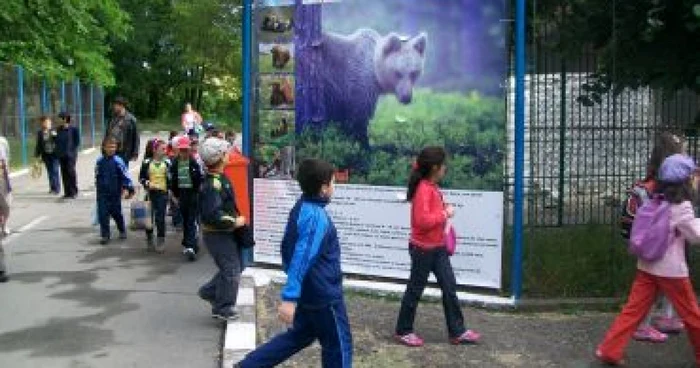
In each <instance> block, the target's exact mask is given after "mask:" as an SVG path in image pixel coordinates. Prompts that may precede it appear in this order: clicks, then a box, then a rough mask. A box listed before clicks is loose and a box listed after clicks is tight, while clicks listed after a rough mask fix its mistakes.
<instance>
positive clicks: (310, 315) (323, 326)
mask: <svg viewBox="0 0 700 368" xmlns="http://www.w3.org/2000/svg"><path fill="white" fill-rule="evenodd" d="M316 339H318V341H319V343H321V361H322V366H323V368H349V367H352V333H351V332H350V324H349V323H348V315H347V312H346V310H345V302H343V301H341V302H338V303H336V304H332V305H328V306H326V307H324V308H320V309H315V308H314V309H305V308H304V307H303V306H298V307H297V309H296V313H295V314H294V323H293V325H292V328H290V329H289V330H287V331H286V332H284V333H282V334H280V335H277V336H275V337H274V338H273V339H272V340H270V341H268V342H267V343H266V344H264V345H262V346H260V347H258V348H257V349H255V350H254V351H252V352H250V353H249V354H248V355H247V356H246V357H245V359H244V360H243V361H242V362H240V363H239V365H240V367H241V368H263V367H274V366H276V365H278V364H280V363H282V362H284V361H285V360H287V359H289V357H291V356H292V355H294V354H296V353H297V352H299V351H301V350H302V349H304V348H306V347H307V346H309V345H311V344H312V343H313V342H314V341H316Z"/></svg>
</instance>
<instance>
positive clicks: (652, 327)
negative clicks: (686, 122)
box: [621, 132, 683, 343]
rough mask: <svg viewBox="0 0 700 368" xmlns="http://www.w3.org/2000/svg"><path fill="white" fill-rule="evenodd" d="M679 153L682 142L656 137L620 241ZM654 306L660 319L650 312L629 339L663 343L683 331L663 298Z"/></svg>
mask: <svg viewBox="0 0 700 368" xmlns="http://www.w3.org/2000/svg"><path fill="white" fill-rule="evenodd" d="M682 152H683V140H682V139H681V138H680V137H678V136H677V135H675V134H672V133H670V132H664V133H661V134H660V135H659V136H658V137H657V139H656V143H655V144H654V147H653V149H652V152H651V156H650V157H649V161H648V163H647V174H646V177H645V178H644V179H643V180H641V181H639V182H637V183H635V185H634V186H633V188H632V189H631V190H630V192H629V193H631V194H630V195H628V197H627V200H626V201H625V203H624V208H623V216H622V221H621V224H622V233H623V237H625V238H626V239H629V232H630V229H631V226H632V222H633V220H634V215H635V213H636V211H637V210H638V208H639V207H641V205H642V204H643V203H642V202H644V201H645V200H648V199H649V198H651V197H652V196H653V195H654V194H655V193H657V192H658V190H659V186H658V180H657V176H658V172H659V167H661V164H662V163H663V161H664V160H665V159H666V158H667V157H669V156H671V155H674V154H677V153H682ZM655 304H658V305H660V310H661V315H660V316H656V317H655V316H654V310H653V309H652V310H650V311H649V314H648V315H647V316H646V318H644V320H643V321H642V323H641V324H640V325H639V327H638V328H637V330H636V331H635V332H634V335H633V336H632V337H633V338H634V339H635V340H638V341H649V342H654V343H663V342H666V340H668V335H667V333H678V332H680V331H681V330H683V322H681V321H680V319H678V317H677V316H676V314H675V312H674V310H673V306H672V305H671V303H670V302H669V301H668V299H667V298H666V297H664V296H663V295H659V296H658V298H657V303H655Z"/></svg>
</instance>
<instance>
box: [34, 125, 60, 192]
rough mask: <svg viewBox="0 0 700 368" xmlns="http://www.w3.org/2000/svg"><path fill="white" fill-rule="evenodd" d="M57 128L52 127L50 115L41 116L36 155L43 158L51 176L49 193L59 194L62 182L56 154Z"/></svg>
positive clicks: (48, 174)
mask: <svg viewBox="0 0 700 368" xmlns="http://www.w3.org/2000/svg"><path fill="white" fill-rule="evenodd" d="M56 136H57V134H56V130H54V129H52V127H51V119H50V118H49V117H48V116H42V117H41V129H39V131H38V132H37V134H36V149H35V150H34V156H35V157H36V158H41V160H42V161H44V165H46V173H47V176H48V177H49V193H51V194H59V193H60V192H61V183H60V179H59V173H58V170H59V166H60V164H59V162H58V156H56Z"/></svg>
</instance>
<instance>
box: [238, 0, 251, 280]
mask: <svg viewBox="0 0 700 368" xmlns="http://www.w3.org/2000/svg"><path fill="white" fill-rule="evenodd" d="M252 28H253V0H243V47H242V49H243V50H242V52H243V121H242V122H241V128H242V129H241V130H242V132H241V134H242V135H243V147H242V148H243V154H244V155H245V156H246V157H250V153H251V152H252V147H251V146H252V139H251V138H252V137H251V129H250V124H251V122H250V118H251V107H252V106H251V102H252V98H251V97H252V95H253V91H252V88H251V77H252V76H251V70H252V69H251V50H252V45H251V42H252V34H253V33H252ZM248 172H249V173H250V172H251V171H250V170H249V171H248ZM248 184H249V185H248V188H250V189H249V190H250V193H249V196H250V197H251V199H252V196H253V194H252V191H253V186H252V180H249V181H248ZM250 203H253V201H252V200H251V201H250ZM252 262H253V251H252V250H251V249H246V250H244V251H243V265H244V266H247V265H249V264H252Z"/></svg>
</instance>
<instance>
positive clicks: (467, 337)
mask: <svg viewBox="0 0 700 368" xmlns="http://www.w3.org/2000/svg"><path fill="white" fill-rule="evenodd" d="M446 157H447V154H446V152H445V150H444V149H443V148H442V147H426V148H424V149H423V150H422V151H421V152H420V154H419V155H418V158H417V159H416V163H415V164H414V168H413V170H412V172H411V176H410V178H409V180H408V193H407V195H406V199H407V200H408V201H410V202H411V237H410V241H409V253H410V255H411V275H410V278H409V280H408V284H407V285H406V292H405V293H404V296H403V300H401V310H400V312H399V317H398V321H397V322H396V335H395V338H396V340H397V341H398V342H399V343H401V344H404V345H406V346H411V347H418V346H423V343H424V341H423V339H422V338H421V337H419V336H418V335H417V334H416V333H415V332H414V331H413V322H414V319H415V316H416V309H417V308H418V302H419V301H420V298H421V296H422V295H423V290H424V289H425V286H426V284H427V283H428V276H429V275H430V273H431V272H432V273H434V274H435V277H436V278H437V282H438V284H439V285H440V289H441V290H442V305H443V309H444V312H445V320H446V322H447V331H448V334H449V340H450V343H451V344H454V345H459V344H468V343H476V342H477V341H478V340H479V338H480V335H479V333H477V332H476V331H473V330H468V329H466V328H465V327H464V317H463V316H462V310H461V309H460V306H459V300H458V299H457V281H456V280H455V276H454V272H453V271H452V264H451V263H450V258H449V256H448V254H447V248H446V247H445V226H446V223H447V219H449V218H451V217H452V216H454V208H452V206H451V205H449V204H445V203H444V202H443V200H442V194H441V193H440V189H439V188H438V183H439V182H440V181H441V180H442V178H443V177H444V176H445V172H446V169H447V166H446V164H445V160H446Z"/></svg>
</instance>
